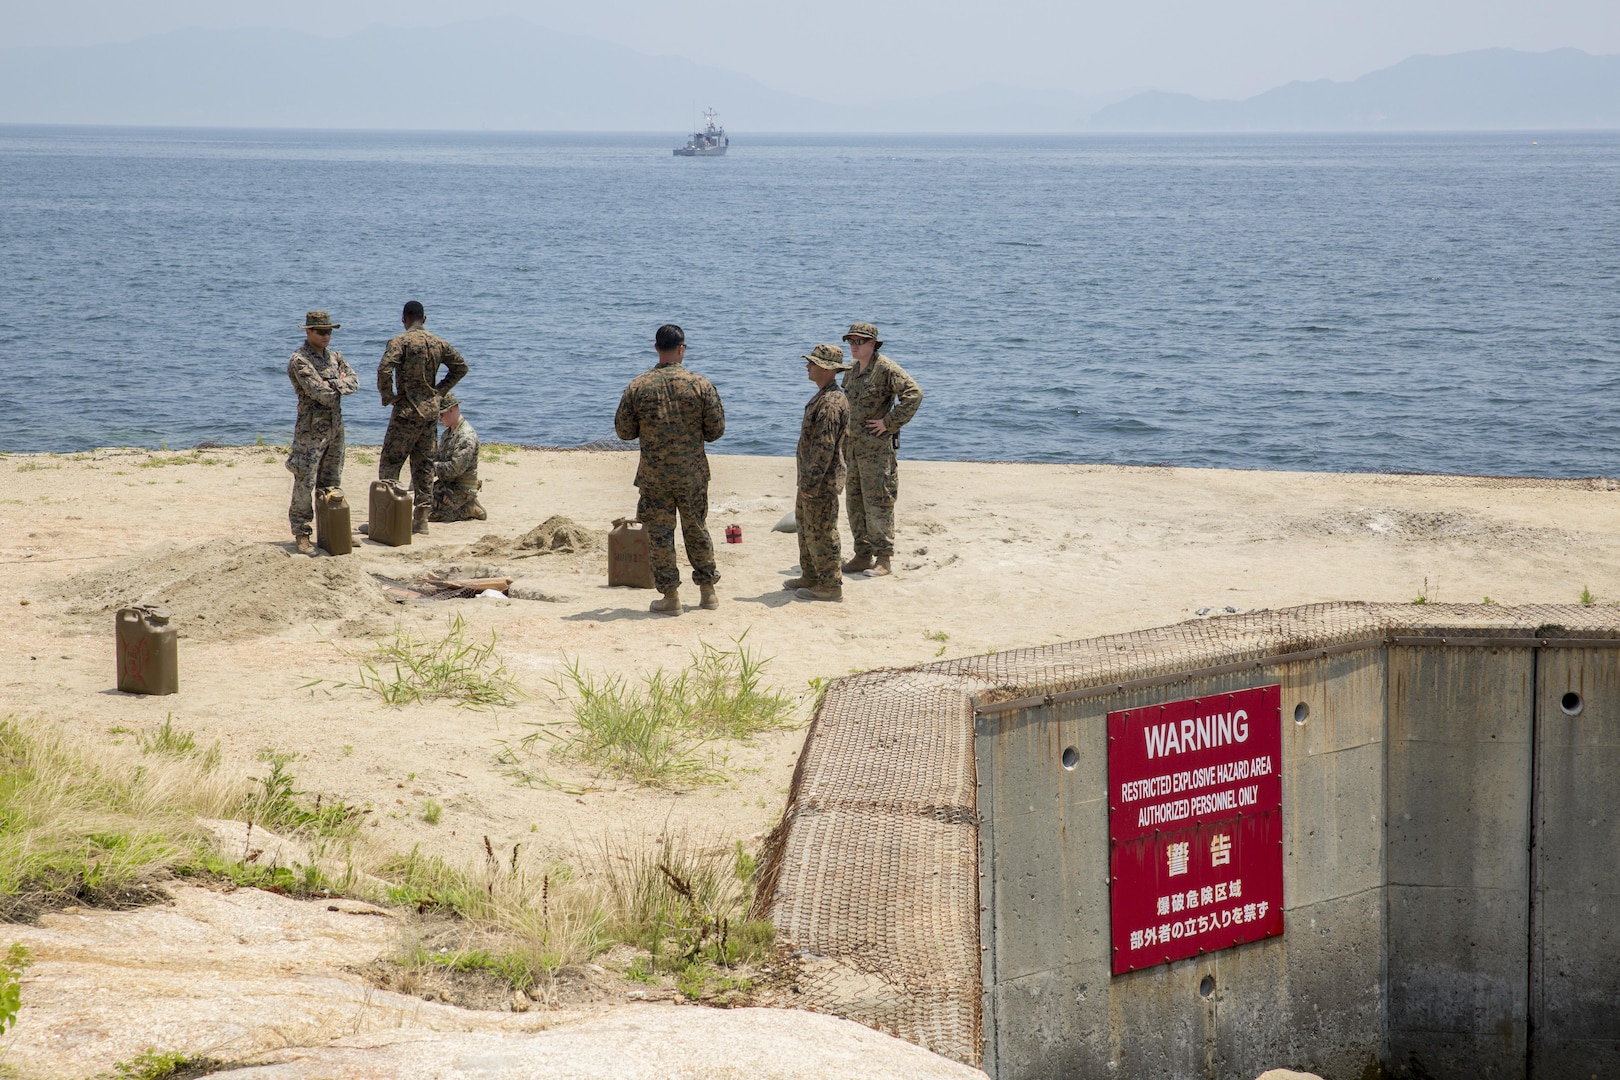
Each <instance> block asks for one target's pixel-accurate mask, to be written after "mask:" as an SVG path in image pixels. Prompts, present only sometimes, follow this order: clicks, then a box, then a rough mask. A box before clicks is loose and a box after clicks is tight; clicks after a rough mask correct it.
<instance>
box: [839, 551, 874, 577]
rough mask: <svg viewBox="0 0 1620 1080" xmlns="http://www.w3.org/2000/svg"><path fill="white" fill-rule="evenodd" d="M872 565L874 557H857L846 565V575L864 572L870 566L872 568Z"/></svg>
mask: <svg viewBox="0 0 1620 1080" xmlns="http://www.w3.org/2000/svg"><path fill="white" fill-rule="evenodd" d="M871 565H872V556H870V555H857V556H855V557H854V558H853V559H851V560H849V562H847V563H845V564H844V573H846V574H858V573H860V572H861V571H862V570H865V569H866V568H867V567H868V566H871Z"/></svg>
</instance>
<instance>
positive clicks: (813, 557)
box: [786, 345, 849, 600]
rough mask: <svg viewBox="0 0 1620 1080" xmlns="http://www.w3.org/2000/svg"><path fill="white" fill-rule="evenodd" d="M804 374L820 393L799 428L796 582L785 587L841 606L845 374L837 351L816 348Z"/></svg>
mask: <svg viewBox="0 0 1620 1080" xmlns="http://www.w3.org/2000/svg"><path fill="white" fill-rule="evenodd" d="M804 359H805V360H806V361H807V363H806V367H805V370H806V373H807V374H808V375H809V376H810V379H811V381H812V382H815V383H816V385H817V386H818V387H819V389H818V390H817V391H816V395H815V397H813V398H811V399H810V403H809V404H808V405H806V406H805V407H804V420H803V421H802V422H801V423H800V425H799V454H798V457H799V461H798V481H799V483H798V487H799V494H798V500H797V502H796V503H795V505H794V517H795V518H796V519H797V520H798V525H799V571H800V576H799V577H797V578H794V579H792V580H790V581H789V582H787V586H786V587H787V588H790V589H795V590H796V592H795V595H796V596H798V597H799V598H800V599H801V600H842V599H843V595H844V594H843V578H842V577H841V576H840V575H839V567H838V556H839V544H838V493H839V492H840V491H842V490H843V489H844V475H845V468H844V447H845V441H846V438H847V434H848V430H849V400H848V399H847V398H846V397H845V396H844V392H843V391H842V390H840V389H839V388H838V372H840V371H848V370H849V365H847V364H845V363H844V362H843V360H844V353H843V350H842V349H840V348H839V347H838V346H836V345H817V346H816V347H815V348H814V349H812V350H810V352H809V353H807V354H806V355H805V357H804Z"/></svg>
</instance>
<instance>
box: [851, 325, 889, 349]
mask: <svg viewBox="0 0 1620 1080" xmlns="http://www.w3.org/2000/svg"><path fill="white" fill-rule="evenodd" d="M852 337H864V338H871V339H872V340H873V341H874V342H877V347H878V348H880V349H881V348H883V342H882V341H879V340H878V332H877V327H875V326H873V325H872V324H871V323H869V322H858V323H850V324H849V333H847V334H845V335H844V340H845V341H848V340H849V339H850V338H852Z"/></svg>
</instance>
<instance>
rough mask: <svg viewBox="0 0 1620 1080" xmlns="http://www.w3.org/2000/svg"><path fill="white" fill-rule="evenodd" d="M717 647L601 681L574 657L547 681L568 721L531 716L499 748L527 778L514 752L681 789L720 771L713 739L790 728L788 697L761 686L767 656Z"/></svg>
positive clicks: (739, 643) (739, 644) (703, 646)
mask: <svg viewBox="0 0 1620 1080" xmlns="http://www.w3.org/2000/svg"><path fill="white" fill-rule="evenodd" d="M745 637H747V634H746V633H745V634H744V635H743V636H742V637H738V638H736V639H734V640H733V641H732V648H730V649H717V648H715V647H714V646H712V645H709V644H707V643H705V642H700V643H699V651H698V652H696V653H694V654H693V656H692V661H691V663H690V664H689V665H688V666H687V667H686V668H685V669H683V670H682V671H680V672H678V673H676V674H670V673H669V672H667V671H665V670H664V669H663V668H659V669H658V670H657V671H654V672H653V673H651V674H650V675H645V676H643V677H642V679H641V681H640V683H639V684H636V683H633V682H631V681H630V680H629V679H628V678H626V677H625V676H623V675H609V676H607V677H605V678H603V679H601V680H600V681H599V680H598V679H597V677H596V676H594V675H592V674H590V673H589V672H587V671H586V670H585V669H584V668H583V667H582V666H581V665H580V662H579V661H578V660H577V659H576V660H572V661H570V662H569V663H568V665H567V666H566V667H565V668H564V669H563V671H562V674H561V676H560V677H559V678H557V679H555V680H553V681H552V685H553V686H554V687H556V689H557V691H558V692H559V694H560V695H561V697H562V698H563V699H564V700H565V701H566V702H567V703H568V705H569V707H570V709H571V711H572V712H573V723H572V724H555V723H552V724H537V725H534V727H535V729H536V730H534V731H532V732H531V733H530V734H528V735H526V736H524V737H523V738H522V739H520V740H518V743H517V744H516V746H512V745H508V746H507V747H506V749H505V752H504V753H503V755H502V758H503V760H504V761H505V763H506V764H507V765H508V766H511V767H512V775H513V776H514V778H516V779H520V780H526V781H532V780H533V777H532V776H530V775H529V774H528V773H526V772H525V771H524V770H523V769H522V766H521V764H520V761H521V759H520V752H527V753H533V752H534V751H535V750H536V749H538V748H540V747H541V746H544V748H545V749H547V750H549V752H550V753H551V754H552V755H554V756H556V757H557V758H558V759H559V760H563V761H578V762H583V763H585V764H588V765H590V766H592V767H594V768H596V769H598V770H600V771H601V772H603V773H604V774H606V775H609V776H614V777H617V778H618V779H621V780H629V781H631V782H632V783H636V784H642V785H645V786H648V787H668V788H680V787H689V786H694V785H697V784H706V783H713V782H716V781H719V780H723V779H724V778H725V774H724V773H723V772H722V771H721V770H720V769H719V768H718V767H717V766H716V764H715V761H714V755H713V753H712V752H711V753H707V754H705V753H704V751H705V748H706V747H708V745H709V744H710V743H712V742H713V741H714V740H716V739H720V738H728V739H746V738H749V737H751V736H753V735H756V734H758V733H760V732H763V731H769V730H773V729H777V728H784V727H789V726H791V725H792V724H793V723H794V720H793V699H792V698H790V697H788V696H787V695H786V694H782V693H779V692H777V691H775V690H771V689H769V688H767V687H766V686H765V684H764V681H763V678H762V673H763V672H764V669H765V667H766V665H767V664H768V663H769V662H770V661H769V660H768V659H767V658H762V657H760V656H759V655H758V654H757V653H756V652H753V651H751V650H750V649H749V648H748V647H747V646H746V645H744V644H743V638H745Z"/></svg>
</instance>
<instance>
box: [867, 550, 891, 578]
mask: <svg viewBox="0 0 1620 1080" xmlns="http://www.w3.org/2000/svg"><path fill="white" fill-rule="evenodd" d="M892 573H894V571H893V570H890V569H889V556H887V555H879V556H878V557H877V562H876V563H874V564H873V565H872V566H871V568H870V569H868V570H867V571H866V576H867V577H888V576H889V575H890V574H892Z"/></svg>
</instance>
